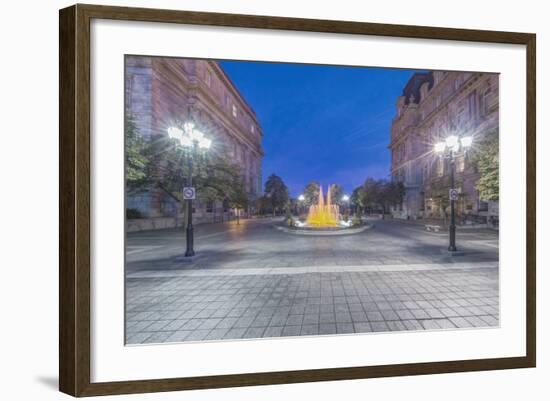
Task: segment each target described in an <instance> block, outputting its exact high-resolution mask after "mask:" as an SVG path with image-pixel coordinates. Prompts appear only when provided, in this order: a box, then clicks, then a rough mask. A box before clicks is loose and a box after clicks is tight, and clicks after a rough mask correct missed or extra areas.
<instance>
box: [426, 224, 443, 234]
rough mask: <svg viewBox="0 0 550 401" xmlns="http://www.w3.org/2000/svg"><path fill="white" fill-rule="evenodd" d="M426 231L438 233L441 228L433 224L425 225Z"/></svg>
mask: <svg viewBox="0 0 550 401" xmlns="http://www.w3.org/2000/svg"><path fill="white" fill-rule="evenodd" d="M425 227H426V231H434V232H436V233H437V232H439V230H441V226H438V225H435V224H426V226H425Z"/></svg>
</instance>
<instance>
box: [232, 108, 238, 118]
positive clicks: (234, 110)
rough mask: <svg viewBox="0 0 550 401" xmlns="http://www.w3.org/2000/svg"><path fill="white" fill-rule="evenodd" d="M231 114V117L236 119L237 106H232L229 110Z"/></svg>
mask: <svg viewBox="0 0 550 401" xmlns="http://www.w3.org/2000/svg"><path fill="white" fill-rule="evenodd" d="M231 114H233V117H235V118H237V106H235V105H233V107H232V108H231Z"/></svg>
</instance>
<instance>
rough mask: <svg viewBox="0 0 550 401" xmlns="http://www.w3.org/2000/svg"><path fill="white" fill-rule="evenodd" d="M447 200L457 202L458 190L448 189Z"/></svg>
mask: <svg viewBox="0 0 550 401" xmlns="http://www.w3.org/2000/svg"><path fill="white" fill-rule="evenodd" d="M449 199H450V200H452V201H455V200H458V189H456V188H451V189H449Z"/></svg>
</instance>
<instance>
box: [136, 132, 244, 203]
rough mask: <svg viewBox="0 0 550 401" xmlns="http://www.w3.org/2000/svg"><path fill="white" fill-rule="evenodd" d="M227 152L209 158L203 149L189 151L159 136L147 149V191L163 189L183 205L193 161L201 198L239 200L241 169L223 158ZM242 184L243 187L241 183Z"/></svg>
mask: <svg viewBox="0 0 550 401" xmlns="http://www.w3.org/2000/svg"><path fill="white" fill-rule="evenodd" d="M222 154H223V152H219V153H216V152H211V154H209V155H208V156H207V155H206V154H205V153H204V152H202V151H200V150H188V149H183V148H181V147H179V146H176V143H175V142H173V140H171V139H169V138H168V137H164V136H159V137H156V138H155V139H154V140H152V141H150V142H149V143H148V145H147V147H146V148H145V155H146V157H147V160H148V162H147V165H146V170H145V177H146V179H145V180H144V181H143V182H141V185H142V187H144V188H154V187H156V188H160V189H161V190H163V191H164V192H165V193H167V194H168V195H169V196H171V197H172V198H173V199H175V200H177V201H178V202H180V203H182V195H181V191H182V188H183V187H184V186H185V185H189V182H188V173H189V160H190V158H192V161H193V163H192V168H193V177H192V179H193V182H192V185H193V186H194V187H195V188H196V189H197V196H198V198H199V199H200V200H203V201H216V200H220V201H222V200H224V199H226V198H227V199H232V198H236V196H235V195H234V193H235V191H240V190H241V189H240V188H241V187H242V186H243V180H242V176H241V169H240V167H239V166H237V165H235V164H231V163H230V162H229V161H228V160H227V159H225V158H224V157H223V156H222ZM237 183H239V184H237Z"/></svg>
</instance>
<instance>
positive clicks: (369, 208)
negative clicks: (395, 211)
mask: <svg viewBox="0 0 550 401" xmlns="http://www.w3.org/2000/svg"><path fill="white" fill-rule="evenodd" d="M404 196H405V187H404V186H403V183H402V182H395V181H388V180H376V179H374V178H367V179H366V180H365V182H364V183H363V185H361V186H359V187H357V188H355V189H354V190H353V192H352V193H351V196H350V204H351V207H352V209H353V211H354V212H355V213H356V214H359V215H361V214H364V213H373V212H374V213H388V212H389V211H390V208H391V207H395V206H397V205H400V204H401V203H402V202H403V197H404Z"/></svg>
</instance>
